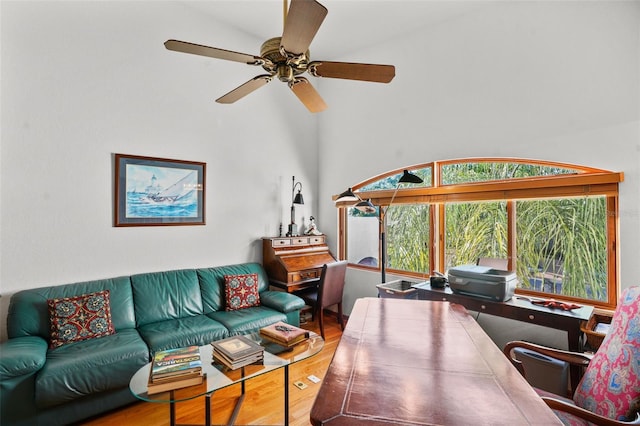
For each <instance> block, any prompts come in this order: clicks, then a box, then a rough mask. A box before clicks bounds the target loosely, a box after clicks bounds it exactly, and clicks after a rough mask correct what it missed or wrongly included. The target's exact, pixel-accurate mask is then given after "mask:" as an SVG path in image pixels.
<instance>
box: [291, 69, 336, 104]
mask: <svg viewBox="0 0 640 426" xmlns="http://www.w3.org/2000/svg"><path fill="white" fill-rule="evenodd" d="M289 87H290V88H291V90H293V93H295V95H296V96H297V97H298V99H300V101H302V103H303V104H304V106H306V107H307V109H308V110H309V111H310V112H320V111H324V110H325V109H327V104H325V103H324V100H323V99H322V98H321V97H320V95H319V94H318V92H317V91H316V89H315V88H314V87H313V85H312V84H311V83H309V80H307V79H306V78H304V77H298V78H296V79H295V80H292V81H291V82H290V83H289Z"/></svg>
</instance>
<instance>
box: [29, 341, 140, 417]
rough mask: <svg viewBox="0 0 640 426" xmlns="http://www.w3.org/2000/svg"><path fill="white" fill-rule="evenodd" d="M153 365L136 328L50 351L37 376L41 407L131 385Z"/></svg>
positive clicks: (37, 398) (38, 396)
mask: <svg viewBox="0 0 640 426" xmlns="http://www.w3.org/2000/svg"><path fill="white" fill-rule="evenodd" d="M148 362H149V350H148V348H147V346H146V345H145V343H144V341H143V340H142V338H141V337H140V335H139V334H138V332H137V331H136V330H135V329H124V330H118V333H117V334H112V335H110V336H105V337H102V338H100V339H92V340H84V341H81V342H75V343H70V344H67V345H63V346H60V347H58V348H56V349H53V350H50V351H49V352H48V353H47V362H46V363H45V365H44V367H43V368H42V370H41V371H40V372H39V373H38V375H37V376H36V390H35V398H36V404H37V405H38V407H40V408H47V407H51V406H54V405H58V404H62V403H65V402H69V401H72V400H74V399H77V398H82V397H83V396H87V395H91V394H95V393H100V392H105V391H109V390H114V389H120V388H123V387H125V388H126V387H128V386H129V380H130V379H131V377H132V376H133V374H134V373H135V372H136V371H138V369H140V367H142V366H143V365H145V364H146V363H148Z"/></svg>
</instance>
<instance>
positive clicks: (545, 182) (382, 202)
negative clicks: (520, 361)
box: [333, 157, 624, 309]
mask: <svg viewBox="0 0 640 426" xmlns="http://www.w3.org/2000/svg"><path fill="white" fill-rule="evenodd" d="M464 163H472V164H477V163H519V164H526V165H534V166H545V167H555V168H567V169H573V170H575V172H576V173H574V174H558V175H553V176H536V177H526V178H512V179H505V180H491V181H483V182H471V183H462V184H442V182H441V176H442V173H441V168H442V167H443V166H447V165H451V164H464ZM428 167H430V168H431V173H432V176H431V182H432V186H420V187H404V186H402V185H401V186H400V187H399V188H398V189H397V190H396V189H395V188H394V189H384V190H375V191H359V189H360V188H362V187H365V186H367V185H370V184H371V183H374V182H376V181H379V180H382V179H385V178H387V177H389V176H394V175H397V174H400V173H402V171H403V170H409V171H412V170H420V169H424V168H428ZM623 180H624V174H623V173H622V172H612V171H607V170H603V169H597V168H593V167H588V166H581V165H575V164H569V163H560V162H553V161H545V160H534V159H522V158H495V157H492V158H464V159H452V160H445V161H433V162H429V163H421V164H417V165H413V166H409V167H402V168H399V169H397V170H392V171H388V172H385V173H382V174H380V175H377V176H374V177H372V178H370V179H367V180H365V181H363V182H360V183H358V184H356V185H352V189H353V192H354V193H355V194H356V195H358V196H359V197H360V198H361V199H370V200H371V202H372V203H373V204H374V205H376V206H381V207H384V208H383V209H380V212H381V215H383V214H384V211H385V210H386V208H387V207H388V206H389V203H390V202H391V200H392V198H393V205H397V204H430V205H431V209H430V218H429V223H430V224H429V228H430V240H429V262H430V265H429V267H430V271H431V272H433V271H436V270H437V271H443V270H444V261H445V257H444V248H445V247H444V246H445V244H444V235H445V233H444V231H445V229H444V226H445V225H444V222H445V221H444V210H445V204H446V203H447V202H472V201H506V203H507V221H508V247H507V252H508V262H509V268H510V269H515V268H514V266H515V265H514V263H513V262H515V256H514V253H515V252H516V248H515V244H516V238H515V223H516V213H515V202H516V201H518V200H535V199H550V198H569V197H579V196H593V195H603V196H605V197H606V205H607V224H606V233H607V263H608V264H607V298H608V300H606V301H597V300H588V299H579V298H573V297H569V296H561V295H554V297H555V298H557V299H562V300H567V301H574V302H580V303H584V302H585V300H588V302H589V304H592V305H594V306H596V307H601V308H604V309H612V308H614V307H615V305H616V302H617V298H618V291H619V284H618V283H619V281H620V279H619V273H620V268H619V257H618V252H619V241H618V240H619V238H618V234H619V212H618V205H619V192H618V186H619V183H620V182H622V181H623ZM394 193H395V197H394ZM337 198H338V195H334V196H333V200H334V201H336V200H337ZM352 206H353V202H336V207H338V210H339V212H338V213H339V214H338V237H339V244H338V256H339V258H340V259H345V258H346V255H347V253H346V247H347V238H348V233H347V229H346V227H347V210H348V207H352ZM382 220H384V217H380V221H381V223H382ZM381 226H382V225H380V227H379V232H380V231H381ZM378 246H379V247H378V265H380V259H381V257H382V256H381V247H380V244H379V245H378ZM349 265H350V267H354V268H358V269H364V270H374V271H380V266H377V267H374V266H365V265H357V264H354V263H350V264H349ZM387 272H388V273H392V274H399V275H406V276H413V277H417V278H424V274H418V273H412V272H409V271H403V270H397V269H391V268H387ZM516 291H517V293H519V294H524V295H527V294H528V295H532V296H540V295H545V294H546V293H541V292H536V291H532V290H526V289H520V288H518V289H517V290H516Z"/></svg>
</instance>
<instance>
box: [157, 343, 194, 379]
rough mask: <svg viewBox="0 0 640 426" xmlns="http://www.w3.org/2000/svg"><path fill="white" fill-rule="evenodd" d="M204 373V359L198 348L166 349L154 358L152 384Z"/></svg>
mask: <svg viewBox="0 0 640 426" xmlns="http://www.w3.org/2000/svg"><path fill="white" fill-rule="evenodd" d="M201 372H202V359H201V358H200V348H199V347H198V346H186V347H183V348H175V349H166V350H163V351H158V352H156V353H155V354H154V356H153V364H152V365H151V380H150V381H151V382H157V381H162V380H165V379H171V378H175V379H178V378H185V376H189V375H191V376H193V375H194V374H195V373H197V374H200V373H201Z"/></svg>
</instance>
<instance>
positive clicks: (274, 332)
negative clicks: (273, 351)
mask: <svg viewBox="0 0 640 426" xmlns="http://www.w3.org/2000/svg"><path fill="white" fill-rule="evenodd" d="M260 336H261V337H262V338H263V339H265V340H268V341H270V342H273V343H276V344H278V345H280V346H284V347H285V348H290V347H293V346H295V345H297V344H298V343H300V342H304V341H305V340H307V339H308V338H309V332H308V331H307V330H305V329H302V328H300V327H296V326H293V325H289V324H287V323H285V322H282V321H278V322H277V323H275V324H271V325H268V326H266V327H263V328H261V329H260Z"/></svg>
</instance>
